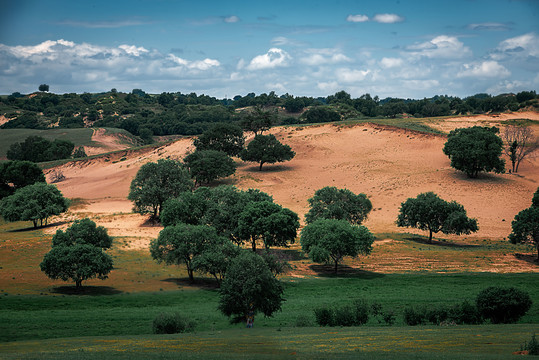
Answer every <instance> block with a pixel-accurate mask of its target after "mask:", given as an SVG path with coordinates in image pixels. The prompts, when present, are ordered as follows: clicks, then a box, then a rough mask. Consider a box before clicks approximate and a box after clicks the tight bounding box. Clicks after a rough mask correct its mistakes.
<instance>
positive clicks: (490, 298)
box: [476, 286, 532, 324]
mask: <svg viewBox="0 0 539 360" xmlns="http://www.w3.org/2000/svg"><path fill="white" fill-rule="evenodd" d="M476 305H477V310H478V311H479V314H481V316H482V317H483V318H485V319H489V320H490V321H491V322H492V323H493V324H500V323H501V324H509V323H515V322H517V321H518V320H519V319H520V318H521V317H522V316H524V315H525V314H526V312H528V310H529V309H530V307H531V305H532V300H531V298H530V295H529V294H528V293H527V292H525V291H522V290H519V289H516V288H514V287H510V288H504V287H497V286H491V287H488V288H486V289H484V290H483V291H481V292H480V293H479V294H478V295H477V298H476Z"/></svg>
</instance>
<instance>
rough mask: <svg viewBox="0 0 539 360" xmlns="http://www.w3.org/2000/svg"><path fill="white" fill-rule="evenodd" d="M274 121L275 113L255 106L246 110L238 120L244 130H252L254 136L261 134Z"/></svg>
mask: <svg viewBox="0 0 539 360" xmlns="http://www.w3.org/2000/svg"><path fill="white" fill-rule="evenodd" d="M274 122H275V113H272V112H270V111H264V110H263V109H262V108H261V107H258V106H257V107H255V108H254V109H253V110H251V111H248V112H247V113H246V115H244V116H243V117H242V119H241V120H240V125H241V127H242V128H243V130H245V131H252V132H253V133H254V134H255V136H256V135H262V133H263V132H264V131H267V130H269V129H270V128H271V126H272V125H273V123H274Z"/></svg>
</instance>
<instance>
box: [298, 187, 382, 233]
mask: <svg viewBox="0 0 539 360" xmlns="http://www.w3.org/2000/svg"><path fill="white" fill-rule="evenodd" d="M308 201H309V205H310V206H311V208H310V209H309V212H308V213H307V214H306V215H305V220H306V221H307V223H308V224H310V223H312V222H314V221H316V220H318V219H336V220H346V221H348V222H349V223H350V224H354V225H361V223H362V222H363V221H365V219H367V215H368V214H369V212H370V211H371V210H372V204H371V201H370V200H369V199H368V198H367V195H365V194H357V195H356V194H354V193H353V192H351V191H350V190H348V189H337V188H336V187H334V186H331V187H330V186H326V187H323V188H322V189H319V190H317V191H316V192H315V193H314V196H313V197H312V198H310V199H309V200H308Z"/></svg>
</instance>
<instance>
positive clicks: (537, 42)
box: [496, 33, 539, 56]
mask: <svg viewBox="0 0 539 360" xmlns="http://www.w3.org/2000/svg"><path fill="white" fill-rule="evenodd" d="M496 50H498V51H500V52H502V53H505V54H509V53H513V54H518V53H520V54H521V55H524V56H539V37H538V36H537V35H536V34H535V33H528V34H524V35H521V36H517V37H514V38H510V39H507V40H504V41H502V42H501V43H500V44H499V45H498V47H497V48H496Z"/></svg>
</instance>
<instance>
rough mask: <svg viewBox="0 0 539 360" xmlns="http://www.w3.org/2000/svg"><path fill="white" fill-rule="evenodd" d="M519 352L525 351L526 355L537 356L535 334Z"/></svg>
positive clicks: (538, 351) (537, 348) (537, 349)
mask: <svg viewBox="0 0 539 360" xmlns="http://www.w3.org/2000/svg"><path fill="white" fill-rule="evenodd" d="M520 350H521V351H527V352H528V355H539V342H538V341H537V338H536V337H535V334H533V335H532V338H531V340H530V341H528V342H524V344H523V345H522V346H521V349H520Z"/></svg>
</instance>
